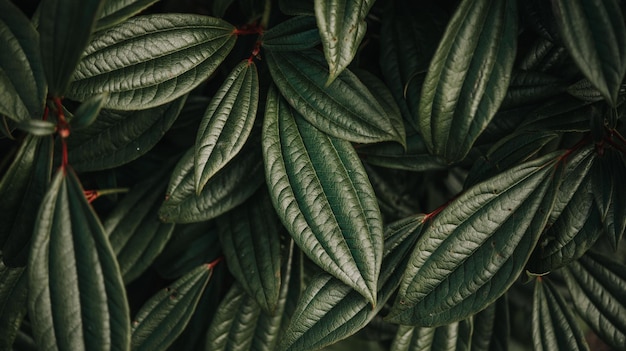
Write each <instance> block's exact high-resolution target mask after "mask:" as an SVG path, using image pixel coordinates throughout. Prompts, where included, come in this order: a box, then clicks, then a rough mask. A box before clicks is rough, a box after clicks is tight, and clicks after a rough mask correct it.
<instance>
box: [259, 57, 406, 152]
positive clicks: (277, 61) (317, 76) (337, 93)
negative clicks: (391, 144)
mask: <svg viewBox="0 0 626 351" xmlns="http://www.w3.org/2000/svg"><path fill="white" fill-rule="evenodd" d="M265 53H266V54H265V57H266V59H267V64H268V66H269V68H270V73H271V75H272V78H273V79H274V83H276V86H277V87H278V89H279V90H280V92H281V94H282V95H283V96H284V97H285V99H287V101H288V102H289V104H290V105H291V106H293V108H294V109H295V110H296V111H298V112H299V113H300V114H302V116H303V117H304V118H305V119H306V120H307V121H308V122H309V123H311V124H313V125H314V126H315V127H316V128H318V129H320V130H321V131H323V132H324V133H327V134H329V135H332V136H334V137H337V138H341V139H345V140H348V141H352V142H356V143H374V142H379V141H390V140H392V141H398V142H400V143H401V144H403V136H402V135H398V134H397V131H396V130H395V129H394V125H393V124H392V123H391V120H390V118H389V116H388V115H387V112H385V110H384V107H383V106H381V105H380V103H379V102H378V100H377V99H376V98H375V97H374V95H373V94H372V92H370V91H369V90H368V89H367V87H366V86H365V85H364V84H363V83H362V82H361V81H360V80H359V79H358V78H357V77H356V76H355V75H354V74H353V73H352V72H350V71H349V70H344V72H343V73H342V74H341V75H339V77H337V79H336V80H334V81H333V82H332V84H330V85H329V86H325V77H326V76H327V74H328V68H327V67H326V63H325V62H324V58H323V57H322V54H321V53H320V52H319V51H317V50H314V49H309V50H300V51H293V52H291V51H289V52H287V51H271V50H265Z"/></svg>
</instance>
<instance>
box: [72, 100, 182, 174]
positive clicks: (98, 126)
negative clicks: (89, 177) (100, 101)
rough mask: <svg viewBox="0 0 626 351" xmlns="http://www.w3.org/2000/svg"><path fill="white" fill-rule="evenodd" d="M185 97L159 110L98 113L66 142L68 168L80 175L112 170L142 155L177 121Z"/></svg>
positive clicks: (103, 111)
mask: <svg viewBox="0 0 626 351" xmlns="http://www.w3.org/2000/svg"><path fill="white" fill-rule="evenodd" d="M185 99H186V96H183V97H181V98H179V99H178V100H176V101H174V102H172V103H170V104H168V105H165V106H160V107H155V108H151V109H146V110H141V111H132V112H130V111H129V112H120V111H111V110H102V112H101V113H100V115H99V116H98V118H97V119H96V121H95V122H94V123H93V124H91V125H90V126H89V127H87V128H83V129H80V130H78V131H75V132H73V133H72V134H71V135H70V137H69V138H68V140H67V144H68V150H69V153H68V157H69V162H70V164H71V165H72V166H73V167H75V168H76V169H77V170H80V171H95V170H102V169H109V168H115V167H117V166H121V165H123V164H126V163H129V162H130V161H133V160H135V159H137V158H139V157H140V156H142V155H144V154H145V153H147V152H148V151H150V149H152V148H153V147H154V145H156V143H157V142H158V141H159V140H161V138H162V137H163V135H164V134H165V132H167V130H168V129H169V128H170V127H171V126H172V124H173V123H174V121H175V120H176V118H177V117H178V115H179V113H180V111H181V109H182V107H183V105H184V103H185Z"/></svg>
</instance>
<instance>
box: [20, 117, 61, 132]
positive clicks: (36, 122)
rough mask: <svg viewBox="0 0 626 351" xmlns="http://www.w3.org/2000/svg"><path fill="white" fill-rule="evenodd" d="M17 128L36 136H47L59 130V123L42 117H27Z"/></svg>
mask: <svg viewBox="0 0 626 351" xmlns="http://www.w3.org/2000/svg"><path fill="white" fill-rule="evenodd" d="M17 128H18V129H21V130H23V131H25V132H26V133H28V134H32V135H35V136H46V135H51V134H54V132H56V130H57V125H56V124H55V123H53V122H50V121H43V120H41V119H26V120H23V121H21V122H19V123H18V124H17Z"/></svg>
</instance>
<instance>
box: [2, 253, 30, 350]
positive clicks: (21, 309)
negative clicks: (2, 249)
mask: <svg viewBox="0 0 626 351" xmlns="http://www.w3.org/2000/svg"><path fill="white" fill-rule="evenodd" d="M27 297H28V286H27V275H26V272H25V269H24V268H8V267H6V266H5V265H4V264H2V263H0V350H10V349H11V345H13V341H14V340H15V337H16V336H17V332H18V330H19V328H20V324H21V323H22V320H23V319H24V316H25V315H26V301H27Z"/></svg>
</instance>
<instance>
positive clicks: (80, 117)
mask: <svg viewBox="0 0 626 351" xmlns="http://www.w3.org/2000/svg"><path fill="white" fill-rule="evenodd" d="M106 97H107V93H102V94H99V95H94V96H93V97H91V98H89V99H87V100H85V101H84V102H83V103H82V104H80V106H78V108H77V109H76V111H74V113H73V115H72V118H71V120H70V124H71V126H72V129H73V130H74V129H80V128H85V127H88V126H90V125H91V124H92V123H93V122H94V121H95V120H96V118H97V117H98V115H99V114H100V110H101V109H102V104H103V103H104V100H105V99H106Z"/></svg>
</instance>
